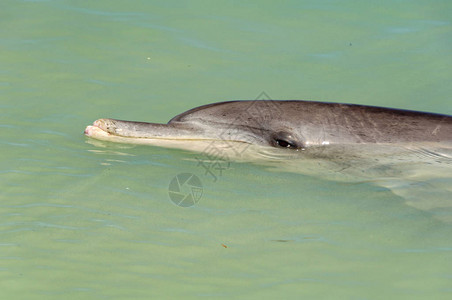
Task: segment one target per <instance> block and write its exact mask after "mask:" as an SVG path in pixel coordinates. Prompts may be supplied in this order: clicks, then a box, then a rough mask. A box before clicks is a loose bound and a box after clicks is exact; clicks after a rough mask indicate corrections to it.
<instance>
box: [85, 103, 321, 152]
mask: <svg viewBox="0 0 452 300" xmlns="http://www.w3.org/2000/svg"><path fill="white" fill-rule="evenodd" d="M282 103H283V102H275V101H230V102H221V103H215V104H209V105H204V106H200V107H197V108H194V109H191V110H188V111H186V112H184V113H182V114H180V115H177V116H175V117H174V118H172V119H171V120H170V121H169V122H168V123H167V124H158V123H146V122H133V121H122V120H115V119H99V120H96V121H95V122H94V123H93V125H91V126H88V127H87V128H86V130H85V134H86V135H87V136H91V137H93V138H97V139H101V140H109V141H115V142H124V143H139V144H151V145H152V144H154V145H163V146H171V144H172V145H178V146H175V147H177V148H187V145H188V144H190V143H194V142H212V141H221V142H229V143H247V144H252V145H257V146H266V147H274V148H284V149H290V150H294V151H297V150H302V149H305V148H306V147H307V146H308V144H309V141H308V140H307V139H306V137H305V136H303V135H302V134H301V131H300V130H299V129H300V126H299V124H298V123H299V122H298V121H296V118H295V116H294V112H291V113H290V111H289V113H287V112H285V111H284V109H283V107H281V104H282ZM314 131H315V130H314ZM310 132H313V130H311V131H310ZM311 144H312V142H311Z"/></svg>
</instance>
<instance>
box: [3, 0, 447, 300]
mask: <svg viewBox="0 0 452 300" xmlns="http://www.w3.org/2000/svg"><path fill="white" fill-rule="evenodd" d="M451 16H452V3H451V2H450V1H420V0H419V1H380V2H378V4H377V3H374V2H370V1H351V0H350V1H283V2H277V1H229V2H221V3H220V2H219V1H215V2H214V1H210V2H208V1H165V2H163V1H105V0H102V1H63V0H62V1H44V0H43V1H39V0H36V1H12V0H2V1H1V3H0V144H1V146H0V157H1V160H0V217H1V219H0V298H1V299H82V298H83V299H137V298H146V299H149V298H170V297H176V296H177V297H185V298H197V297H202V298H207V299H208V298H213V297H222V298H226V297H228V298H231V297H232V298H237V297H241V298H259V299H261V298H268V299H275V298H277V297H278V298H281V297H282V298H288V299H295V298H300V297H304V298H307V299H313V298H317V299H319V298H320V299H322V298H328V299H388V298H392V299H450V298H451V297H452V271H451V270H452V239H451V236H452V225H451V224H448V223H444V222H441V221H439V220H438V219H437V218H435V217H433V216H432V215H431V214H430V213H429V212H425V211H421V210H417V209H414V208H412V207H409V206H407V205H406V204H405V202H404V199H402V198H400V197H398V196H396V195H394V194H393V193H392V192H391V191H389V190H386V189H384V188H379V187H377V186H374V185H372V184H366V183H361V184H346V183H337V182H330V181H325V180H321V179H317V178H312V177H309V176H303V175H300V174H291V173H284V172H271V171H269V170H268V169H266V168H264V167H261V166H257V165H251V164H238V163H231V165H230V167H229V168H228V169H227V170H224V171H223V173H222V174H221V176H218V178H217V180H216V181H214V179H213V177H211V176H209V174H205V172H204V169H203V168H202V167H200V166H199V165H198V163H197V161H196V155H195V154H193V153H188V152H184V151H177V150H168V149H163V148H155V147H145V146H127V145H115V144H109V143H100V144H99V143H93V141H92V140H89V139H87V138H86V137H84V136H83V130H84V128H85V126H86V125H88V124H90V123H91V122H92V121H93V120H95V119H98V118H100V117H111V118H119V119H126V120H140V121H154V122H167V121H168V120H169V119H170V118H171V117H173V116H174V115H176V114H178V113H180V112H183V111H185V110H187V109H189V108H192V107H195V106H198V105H201V104H206V103H211V102H216V101H222V100H233V99H255V98H256V97H257V96H258V95H259V94H260V93H261V92H262V91H265V92H266V93H267V94H268V95H269V96H270V97H271V98H273V99H313V100H328V101H341V102H349V103H361V104H372V105H381V106H391V107H400V108H407V109H415V110H424V111H432V112H441V113H446V114H452V106H451V101H450V95H451V93H452V86H451V84H450V82H451V78H452V74H451V71H450V70H452V51H451V49H452V37H451V33H452V23H451ZM183 172H188V173H193V174H196V175H197V176H198V177H199V178H200V180H201V181H202V184H203V194H202V198H201V200H200V201H199V202H198V203H197V204H196V205H195V206H193V207H190V208H182V207H178V206H176V205H174V204H173V203H172V202H171V201H170V199H169V196H168V185H169V183H170V181H171V179H172V178H173V177H174V176H176V175H177V174H179V173H183ZM450 184H452V182H450Z"/></svg>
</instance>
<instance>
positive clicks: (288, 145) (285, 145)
mask: <svg viewBox="0 0 452 300" xmlns="http://www.w3.org/2000/svg"><path fill="white" fill-rule="evenodd" d="M275 142H276V144H277V145H278V146H280V147H283V148H297V147H296V146H295V145H294V144H292V143H291V142H288V141H285V140H280V139H276V140H275Z"/></svg>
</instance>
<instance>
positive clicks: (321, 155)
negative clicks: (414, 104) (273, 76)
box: [85, 100, 452, 221]
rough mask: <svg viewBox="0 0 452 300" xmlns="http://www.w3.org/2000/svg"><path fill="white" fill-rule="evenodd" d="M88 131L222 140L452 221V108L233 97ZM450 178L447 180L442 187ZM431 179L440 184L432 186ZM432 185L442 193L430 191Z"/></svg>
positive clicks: (237, 151)
mask: <svg viewBox="0 0 452 300" xmlns="http://www.w3.org/2000/svg"><path fill="white" fill-rule="evenodd" d="M85 135H87V136H89V137H92V138H95V139H98V140H104V141H111V142H120V143H129V144H147V145H155V146H163V147H169V148H180V149H186V150H191V151H196V152H203V151H204V150H205V149H207V148H208V147H211V146H212V145H215V147H216V148H217V149H216V150H217V151H216V153H222V154H221V156H222V157H223V158H224V157H227V158H228V159H233V160H237V161H251V162H258V163H260V164H264V165H267V166H270V167H272V168H276V169H282V170H284V171H290V172H296V173H304V174H309V175H316V176H321V177H325V178H327V179H333V180H341V181H343V180H346V181H355V182H358V181H366V180H367V181H372V182H375V183H377V184H379V185H381V186H384V187H387V188H389V189H391V190H392V191H393V192H394V193H395V194H398V195H400V196H402V197H403V198H405V200H406V201H407V202H408V203H409V204H411V205H412V206H414V207H417V208H421V209H425V210H438V209H440V210H441V209H447V210H450V216H449V217H448V218H450V220H451V221H452V197H451V195H452V189H451V187H450V182H451V181H450V180H452V116H448V115H442V114H435V113H427V112H417V111H409V110H402V109H391V108H383V107H374V106H365V105H356V104H342V103H327V102H315V101H301V100H290V101H287V100H281V101H274V100H256V101H228V102H219V103H213V104H208V105H204V106H200V107H197V108H193V109H191V110H188V111H186V112H184V113H182V114H179V115H177V116H175V117H174V118H172V119H171V120H170V121H169V122H168V123H167V124H157V123H146V122H133V121H121V120H115V119H99V120H96V121H94V123H93V125H90V126H87V127H86V129H85ZM444 178H447V180H446V185H445V186H440V187H435V185H436V183H437V182H443V183H444V180H441V179H444ZM437 179H439V180H437ZM447 181H448V182H449V184H447ZM426 182H427V185H432V186H433V187H431V188H429V189H428V191H425V185H426ZM432 190H434V191H438V190H439V191H440V194H439V195H435V196H433V197H428V198H434V200H428V199H426V197H427V196H423V195H430V196H431V195H432V194H431V192H432ZM449 198H451V199H449Z"/></svg>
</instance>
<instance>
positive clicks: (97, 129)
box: [84, 120, 251, 144]
mask: <svg viewBox="0 0 452 300" xmlns="http://www.w3.org/2000/svg"><path fill="white" fill-rule="evenodd" d="M101 126H102V123H101V122H100V121H99V120H96V121H94V122H93V124H92V125H88V126H86V128H85V131H84V134H85V135H86V136H88V137H94V138H102V137H104V138H114V137H118V138H121V139H126V140H142V141H146V140H161V141H165V140H166V141H207V142H208V141H212V142H215V141H217V142H224V143H243V144H251V143H248V142H245V141H238V140H225V139H221V138H218V139H215V138H201V137H199V138H187V137H159V136H152V137H148V136H127V135H121V134H119V133H116V132H110V131H108V130H106V129H104V128H102V127H101Z"/></svg>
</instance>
